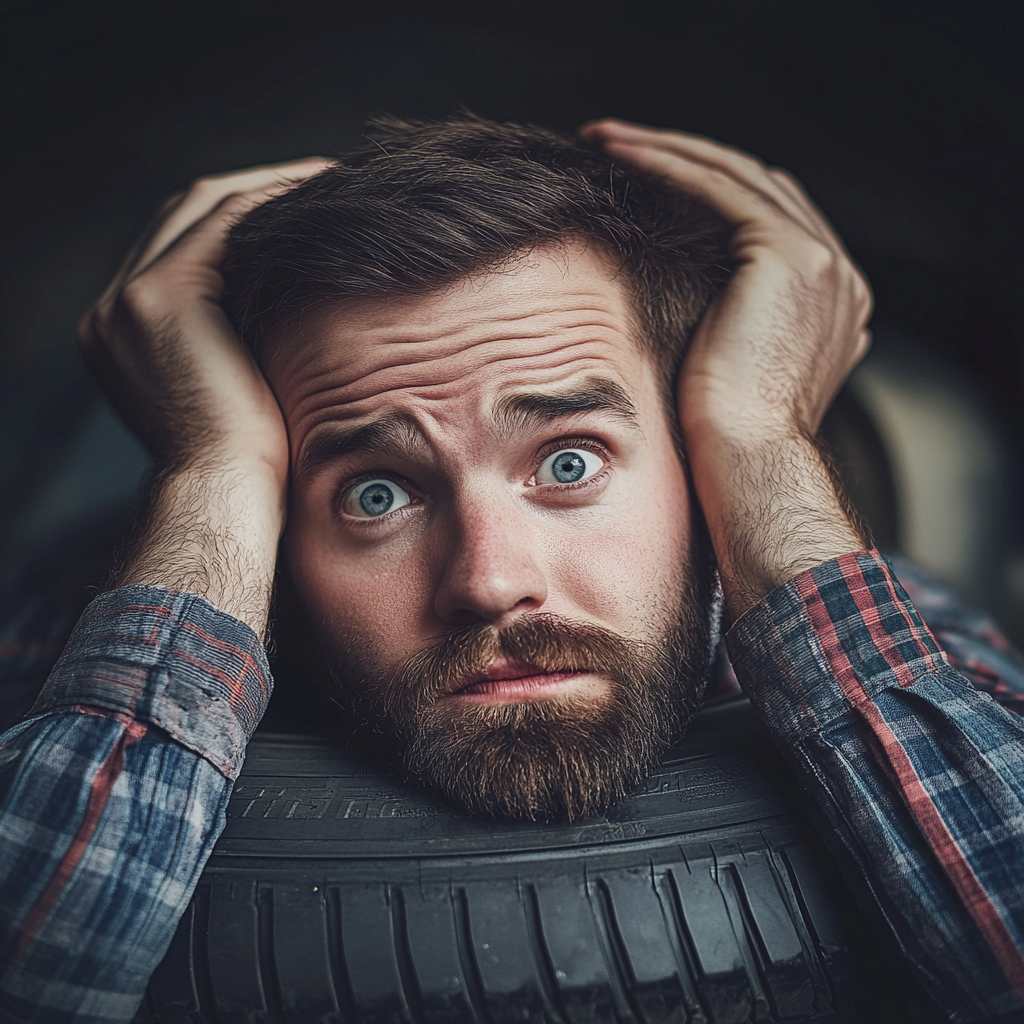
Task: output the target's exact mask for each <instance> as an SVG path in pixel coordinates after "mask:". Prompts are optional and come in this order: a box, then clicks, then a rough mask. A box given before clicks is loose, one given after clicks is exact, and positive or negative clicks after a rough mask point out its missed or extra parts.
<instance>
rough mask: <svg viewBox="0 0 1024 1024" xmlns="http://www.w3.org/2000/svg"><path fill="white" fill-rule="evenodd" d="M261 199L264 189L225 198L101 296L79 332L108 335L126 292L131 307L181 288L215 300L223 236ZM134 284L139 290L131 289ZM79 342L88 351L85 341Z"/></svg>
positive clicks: (159, 298) (218, 285)
mask: <svg viewBox="0 0 1024 1024" xmlns="http://www.w3.org/2000/svg"><path fill="white" fill-rule="evenodd" d="M265 200H266V196H265V194H264V191H263V190H257V191H254V192H249V193H241V194H239V193H235V194H232V195H229V196H226V197H225V198H224V199H222V200H221V201H220V203H218V204H217V206H216V207H215V208H214V209H213V210H211V211H210V212H209V213H207V215H206V216H205V217H203V218H202V219H201V220H199V221H197V222H196V223H195V224H192V225H191V226H190V227H189V228H188V229H187V230H186V231H185V232H184V233H183V234H181V235H179V236H178V237H177V238H176V239H174V241H173V242H171V244H170V245H169V246H167V248H165V249H164V251H163V252H162V253H160V255H159V256H158V257H157V258H156V259H154V260H152V261H151V262H150V263H149V264H147V265H146V266H143V267H139V268H137V269H135V270H134V271H133V272H132V273H131V275H130V276H129V277H128V279H127V280H126V281H125V282H124V284H123V286H122V287H121V288H120V289H119V290H118V291H116V292H113V293H110V294H108V295H105V296H104V298H103V299H102V300H101V301H100V302H98V303H97V304H96V306H95V308H94V310H93V312H92V314H91V316H90V314H87V315H86V318H85V319H84V320H83V322H82V330H83V333H85V332H88V331H90V330H91V331H93V332H98V333H100V334H103V333H105V332H106V331H107V330H109V326H110V324H111V322H112V319H113V316H114V311H115V309H116V305H117V302H118V300H119V297H120V296H121V295H125V296H126V297H127V296H128V293H129V290H131V291H132V295H131V299H130V301H131V302H132V303H134V304H136V305H137V304H138V303H139V301H140V299H146V297H147V296H149V297H155V300H156V301H157V302H160V301H162V298H161V297H162V296H163V295H164V294H165V291H166V289H167V288H177V287H181V286H184V287H186V288H188V289H190V291H191V292H192V294H193V295H194V296H195V295H197V296H198V297H201V298H205V299H209V300H210V301H213V302H217V301H219V299H220V290H221V287H222V279H221V277H220V273H219V270H218V265H219V263H220V260H221V258H222V257H223V254H224V245H225V242H226V239H227V235H228V232H229V231H230V229H231V227H232V226H233V225H234V224H236V223H237V222H238V220H239V218H241V217H244V216H245V214H246V213H248V212H249V211H250V210H251V209H253V208H254V207H256V206H259V205H260V204H261V203H262V202H264V201H265ZM137 283H138V284H139V285H140V287H141V290H140V288H138V287H137V288H133V285H136V284H137ZM83 340H84V341H85V344H86V346H88V343H89V339H88V338H84V339H83Z"/></svg>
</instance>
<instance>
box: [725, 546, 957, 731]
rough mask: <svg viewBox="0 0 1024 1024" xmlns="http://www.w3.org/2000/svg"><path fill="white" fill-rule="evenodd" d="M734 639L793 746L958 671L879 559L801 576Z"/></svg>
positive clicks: (745, 619) (762, 706) (733, 650)
mask: <svg viewBox="0 0 1024 1024" xmlns="http://www.w3.org/2000/svg"><path fill="white" fill-rule="evenodd" d="M726 639H727V643H728V648H729V656H730V658H731V660H732V663H733V666H734V667H735V669H736V675H737V677H738V678H739V680H740V682H741V683H742V685H743V688H744V689H745V690H746V692H747V694H748V696H749V697H750V699H751V701H752V702H753V703H754V704H755V705H756V706H757V707H758V709H759V710H760V712H761V715H762V717H763V718H764V719H765V720H766V721H767V722H768V723H770V728H771V731H772V733H773V734H774V735H775V736H776V738H777V739H780V740H781V741H783V742H790V743H799V742H800V741H801V740H803V739H805V738H806V737H807V736H809V735H810V734H811V733H813V732H817V731H819V730H820V729H822V728H824V727H825V726H827V725H828V724H829V723H830V722H832V721H834V720H835V719H837V718H839V717H841V716H843V715H845V714H847V713H848V712H849V711H850V709H851V708H856V707H858V706H861V705H863V704H866V703H868V702H870V701H872V700H873V699H874V697H875V696H877V694H878V693H880V692H881V691H883V690H887V689H893V688H897V687H900V688H903V687H909V686H912V685H913V684H914V683H915V681H916V680H920V678H921V677H922V676H923V675H926V674H929V673H933V672H949V671H951V670H950V666H949V662H948V661H947V660H946V655H945V654H944V653H943V652H942V651H941V650H940V648H939V646H938V644H937V643H936V642H935V638H934V637H933V636H932V634H931V632H930V631H929V629H928V627H927V626H926V625H925V624H924V622H923V621H922V620H921V617H920V616H919V615H918V613H917V610H916V609H915V608H914V606H913V604H912V603H911V601H910V599H909V598H908V597H907V595H906V592H905V591H904V590H903V587H902V586H901V585H900V582H899V580H898V579H896V576H895V575H894V574H893V572H892V570H891V569H890V567H889V565H888V564H887V563H886V561H885V559H884V558H883V557H882V556H881V555H880V554H879V553H878V552H877V551H864V552H858V553H855V554H850V555H842V556H841V557H839V558H835V559H831V560H829V561H827V562H823V563H822V564H821V565H818V566H815V567H814V568H813V569H808V570H807V571H806V572H803V573H801V574H800V575H799V576H795V577H794V578H793V579H791V580H790V581H789V582H788V583H785V584H783V585H782V586H781V587H778V588H776V589H775V590H773V591H772V592H771V593H770V594H769V595H768V596H767V597H766V598H765V599H764V600H763V601H762V602H761V603H760V604H758V605H755V607H753V608H751V609H750V610H749V611H747V612H746V613H745V614H743V615H742V616H741V617H740V618H739V619H738V620H737V621H736V623H735V624H734V625H733V627H732V629H730V630H729V633H728V636H727V638H726Z"/></svg>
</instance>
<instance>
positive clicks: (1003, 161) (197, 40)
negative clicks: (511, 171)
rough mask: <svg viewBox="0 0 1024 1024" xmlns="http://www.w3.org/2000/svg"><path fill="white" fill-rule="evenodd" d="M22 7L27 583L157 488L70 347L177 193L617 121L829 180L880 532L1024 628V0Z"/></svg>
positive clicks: (18, 443)
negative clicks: (410, 150) (248, 176)
mask: <svg viewBox="0 0 1024 1024" xmlns="http://www.w3.org/2000/svg"><path fill="white" fill-rule="evenodd" d="M2 19H3V22H2V24H0V38H2V39H3V44H2V45H3V48H4V53H3V56H2V60H0V74H2V76H3V99H4V120H5V127H4V140H5V143H6V145H5V152H6V153H7V157H6V159H5V161H4V163H3V168H2V172H0V173H2V174H3V177H4V180H3V188H2V190H0V206H2V209H3V219H4V234H3V243H2V248H0V271H2V276H3V292H2V295H0V325H2V328H0V329H2V334H0V548H2V552H3V565H4V567H5V569H6V571H8V572H10V571H13V569H14V568H15V567H16V566H17V565H18V564H20V563H21V562H23V561H24V560H25V558H27V557H28V556H29V555H31V554H32V553H34V552H38V551H40V550H45V549H46V548H47V546H48V545H50V544H51V543H52V541H53V538H54V537H56V536H57V535H58V534H59V533H61V532H62V531H64V530H66V529H67V528H69V527H70V526H72V525H74V524H76V523H80V522H81V521H82V520H83V519H87V518H89V517H99V518H100V519H102V518H103V517H104V516H107V515H109V514H112V513H111V512H110V511H109V510H112V509H115V508H123V507H124V504H125V502H127V501H130V500H131V499H132V496H133V494H134V493H135V491H136V489H137V487H138V482H139V479H140V476H141V474H142V472H143V470H144V465H145V461H144V458H143V455H142V453H141V451H140V450H139V448H138V446H137V444H136V443H135V442H134V441H133V440H132V438H131V437H130V436H129V435H127V434H126V432H125V431H124V430H123V428H121V427H120V425H119V424H118V423H117V421H116V420H115V419H114V417H113V416H112V414H111V413H109V411H107V409H106V408H105V406H104V405H103V404H102V402H101V400H100V399H99V396H98V395H97V393H96V391H95V389H94V388H93V386H92V385H91V383H90V382H89V381H88V379H87V377H86V375H85V373H84V371H83V369H82V368H81V366H80V365H79V362H78V360H77V357H76V355H75V353H74V350H73V347H72V337H73V332H74V325H75V322H76V320H77V318H78V316H79V315H80V314H81V312H82V311H83V310H84V309H85V308H86V307H87V305H88V304H89V303H90V301H91V300H92V299H93V297H94V296H95V295H96V294H97V293H98V292H99V290H100V289H101V288H102V287H103V286H104V284H105V282H106V280H107V279H108V278H109V276H110V275H111V273H112V272H113V270H114V268H115V267H116V264H117V262H118V261H119V259H120V256H121V254H122V253H123V251H124V250H125V248H126V247H127V245H128V244H129V243H130V242H131V240H132V238H133V237H134V235H135V234H136V233H137V232H138V231H139V229H140V227H141V225H142V224H143V223H144V222H145V220H146V219H147V217H148V216H149V214H150V213H151V211H152V210H153V208H154V207H155V206H156V205H157V204H158V203H159V201H160V200H161V199H162V198H163V197H164V196H165V195H166V194H168V193H169V192H171V191H173V190H174V189H176V188H178V187H180V186H181V185H183V184H185V183H187V182H188V181H189V180H190V179H192V178H194V177H196V176H198V175H201V174H204V173H208V172H211V171H221V170H227V169H230V168H234V167H239V166H245V165H249V164H254V163H262V162H267V161H274V160H281V159H286V158H290V157H296V156H301V155H305V154H309V153H326V154H330V153H334V152H337V151H341V150H344V149H345V148H346V147H347V146H349V145H351V144H352V143H353V142H354V141H356V140H358V139H359V137H360V135H361V133H362V132H363V130H364V129H363V125H364V123H365V121H366V119H367V117H369V116H371V115H373V114H375V113H380V112H385V111H386V112H391V113H395V114H399V115H405V116H411V117H432V116H439V115H443V114H446V113H448V112H450V111H452V110H453V109H455V108H457V107H458V105H460V104H464V105H465V106H467V107H469V108H470V109H472V110H475V111H477V112H479V113H482V114H486V115H489V116H492V117H497V118H509V119H516V120H530V121H538V122H542V123H545V124H549V125H553V126H555V127H560V128H564V129H569V130H571V129H572V128H574V127H575V126H576V125H578V124H579V123H580V122H581V121H583V120H586V119H587V118H591V117H597V116H600V115H605V114H616V115H619V116H623V117H628V118H632V119H635V120H639V121H643V122H648V123H652V124H663V125H670V126H679V127H685V128H687V129H690V130H693V131H697V132H702V133H705V134H708V135H710V136H713V137H715V138H719V139H723V140H726V141H729V142H732V143H734V144H736V145H738V146H740V147H742V148H744V149H748V150H750V151H752V152H754V153H757V154H758V155H760V156H762V157H764V158H765V159H766V160H767V161H769V162H770V163H775V164H780V165H782V166H785V167H788V168H790V169H791V170H793V171H794V172H795V173H796V174H797V175H798V176H799V177H800V178H801V179H802V180H803V181H804V182H805V184H806V185H807V187H808V189H809V190H810V192H811V194H812V195H813V196H814V197H815V198H816V200H817V201H818V202H819V204H820V205H821V206H822V208H823V209H824V210H825V212H826V213H827V215H828V216H829V217H830V219H831V220H832V221H833V222H834V224H835V225H836V227H837V229H838V230H839V232H840V233H841V235H842V237H843V238H844V239H845V241H846V242H847V244H848V246H849V248H850V250H851V252H852V253H853V255H854V256H855V258H856V259H857V260H858V261H859V262H860V263H861V265H862V266H863V267H864V268H865V269H866V271H867V273H868V275H869V277H870V279H871V281H872V283H873V286H874V288H875V291H876V296H877V308H878V313H877V319H876V324H877V330H876V336H877V344H876V347H875V349H874V351H873V353H872V355H871V356H870V357H869V360H868V361H867V362H866V363H865V365H864V366H863V367H862V369H861V370H859V371H858V373H857V375H856V376H855V378H854V380H853V381H852V383H851V387H850V396H852V400H854V401H855V402H856V403H857V404H858V405H859V407H860V408H861V409H862V410H863V411H865V412H866V413H867V415H868V417H869V419H870V421H871V424H872V426H873V429H874V431H875V432H876V433H877V437H878V439H879V442H880V444H881V445H882V448H883V449H884V450H885V452H886V455H887V459H888V462H889V464H890V467H891V471H892V474H891V475H892V480H891V490H892V498H893V500H894V503H895V512H894V516H895V518H894V519H893V521H892V522H891V523H889V522H879V523H877V524H876V529H877V531H878V533H879V535H880V538H881V539H885V540H888V541H889V542H890V543H892V544H893V545H894V546H896V547H898V548H900V549H901V550H903V551H904V552H905V553H907V554H909V555H910V556H911V557H912V558H914V559H916V560H917V561H919V562H920V563H921V564H922V565H923V566H924V567H925V568H927V569H929V570H931V571H932V572H933V573H935V574H937V575H938V576H940V577H941V578H943V579H945V580H947V581H948V582H950V583H953V584H954V585H956V586H957V587H958V588H959V589H961V590H962V591H963V592H964V593H965V594H966V596H969V597H970V598H971V599H972V600H975V601H977V602H979V603H981V604H983V605H985V606H986V607H988V608H990V609H991V610H993V611H995V612H996V613H997V614H998V615H999V616H1000V617H1001V618H1002V620H1003V622H1004V624H1005V625H1006V626H1007V627H1008V628H1009V630H1010V631H1011V632H1012V633H1013V634H1015V636H1016V637H1017V639H1018V640H1022V639H1024V554H1022V552H1024V546H1022V537H1021V530H1020V519H1021V517H1020V500H1021V486H1020V484H1021V481H1022V478H1024V473H1022V469H1024V403H1022V402H1021V398H1020V396H1021V391H1022V387H1024V289H1022V287H1021V284H1022V280H1024V247H1022V246H1021V239H1022V237H1024V203H1022V200H1021V188H1022V183H1024V175H1022V171H1024V117H1022V114H1024V103H1022V98H1024V79H1022V73H1021V70H1020V65H1021V62H1020V60H1019V54H1020V50H1021V43H1022V30H1024V6H1022V5H1020V4H1016V3H1009V2H1007V3H994V2H987V3H986V2H974V3H970V4H968V3H966V2H959V3H950V2H941V0H933V2H929V3H910V2H904V0H885V2H882V0H856V2H854V0H831V2H830V3H827V4H822V3H820V2H814V0H700V2H688V0H674V2H672V3H667V2H654V0H650V2H643V0H635V2H632V3H630V4H622V3H612V2H609V0H590V2H587V3H582V2H578V3H570V2H564V3H559V2H557V0H549V2H546V3H540V2H535V0H524V2H520V3H518V4H511V3H510V4H479V3H466V2H450V3H444V2H438V3H434V4H424V3H423V2H420V3H416V4H413V3H397V2H394V3H392V2H387V0H381V2H377V3H375V4H372V5H370V4H366V3H341V2H327V0H291V2H290V3H287V4H286V3H279V2H276V0H249V2H247V3H242V2H240V0H225V2H219V3H218V2H210V0H206V2H202V3H200V2H199V0H177V2H175V3H167V2H153V3H147V4H138V3H134V2H133V3H128V2H125V0H91V2H89V3H71V2H46V0H34V2H28V0H14V2H11V0H8V2H7V3H6V4H4V6H3V9H2ZM877 514H878V515H880V516H882V518H883V519H884V518H885V514H884V513H877Z"/></svg>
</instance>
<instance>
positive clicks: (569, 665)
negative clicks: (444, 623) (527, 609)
mask: <svg viewBox="0 0 1024 1024" xmlns="http://www.w3.org/2000/svg"><path fill="white" fill-rule="evenodd" d="M662 653H663V652H662ZM498 657H505V658H507V659H509V660H510V661H515V662H520V663H523V664H525V665H529V666H530V667H532V668H536V669H539V670H540V671H543V672H588V673H594V674H597V675H605V676H608V677H610V678H611V679H613V680H622V679H623V678H626V679H628V678H631V677H633V676H636V675H637V674H639V673H640V672H641V671H642V669H643V666H644V664H645V663H646V662H647V661H648V660H649V659H650V657H651V651H650V646H649V645H646V644H642V643H639V642H637V641H635V640H627V639H626V638H625V637H622V636H619V635H618V634H617V633H614V632H612V631H611V630H609V629H605V628H604V627H602V626H596V625H594V624H593V623H588V622H576V621H573V620H571V619H565V618H562V617H560V616H557V615H551V614H544V613H537V614H533V615H522V616H520V617H519V618H517V619H516V620H514V621H513V622H512V623H510V624H509V625H508V626H505V627H504V628H501V629H498V628H496V627H494V626H491V625H478V626H469V627H467V628H465V629H461V630H457V631H455V632H452V633H449V634H447V635H445V636H443V637H440V638H438V639H437V640H436V641H434V642H433V643H432V644H430V645H428V646H427V647H425V648H424V649H423V650H421V651H418V652H417V653H416V654H414V655H412V656H410V657H409V658H407V659H406V660H405V661H404V662H402V664H401V665H399V666H397V668H395V669H394V670H393V671H392V672H390V673H388V674H387V676H386V677H385V678H384V679H383V680H382V681H381V683H382V685H381V686H380V688H379V691H378V701H379V703H380V704H383V705H384V706H385V707H388V708H393V707H394V706H395V705H396V704H398V705H405V706H408V704H409V702H410V700H413V701H414V702H415V704H417V705H419V706H421V707H422V706H423V705H426V704H432V703H434V702H435V701H437V700H438V699H440V698H441V697H444V696H447V695H448V694H449V693H451V692H452V691H453V690H455V689H458V688H459V687H460V686H462V685H463V684H465V683H466V682H467V681H468V679H469V677H471V676H474V675H478V674H480V673H483V672H486V671H487V669H488V668H489V666H490V665H491V664H492V662H493V661H494V660H495V659H496V658H498ZM375 703H378V702H377V701H375Z"/></svg>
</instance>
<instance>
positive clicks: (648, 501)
mask: <svg viewBox="0 0 1024 1024" xmlns="http://www.w3.org/2000/svg"><path fill="white" fill-rule="evenodd" d="M635 332H636V327H635V317H634V315H633V312H632V309H631V306H630V300H629V295H628V293H627V291H626V287H625V285H624V283H623V282H622V281H621V280H619V279H616V276H615V274H614V272H613V271H612V270H611V269H610V268H609V266H608V263H607V261H606V260H605V259H604V258H603V256H602V255H601V254H600V253H598V252H596V251H595V250H594V249H593V248H592V247H591V248H583V247H582V246H570V247H552V248H548V249H540V250H536V251H534V252H532V253H530V254H529V255H527V256H524V257H523V258H521V259H520V260H518V261H517V262H514V263H513V264H511V265H510V266H509V267H508V268H507V269H506V270H504V271H501V272H496V273H488V274H484V275H481V276H479V277H475V278H471V279H467V280H465V281H462V282H460V283H459V284H458V285H456V286H454V287H453V288H451V289H449V290H445V291H443V292H439V293H435V294H431V295H427V296H414V297H404V298H397V299H395V300H393V301H380V300H374V301H369V300H367V301H360V302H357V303H351V304H348V305H346V306H345V307H344V308H342V309H340V310H334V311H331V312H329V313H325V314H319V315H318V316H317V317H315V318H313V319H312V320H311V321H310V322H308V323H305V324H302V325H299V326H298V327H292V328H291V329H290V330H289V332H288V334H287V337H286V339H279V343H278V344H277V345H275V346H274V348H273V351H272V353H271V354H270V356H269V357H268V358H267V360H266V367H265V369H266V372H267V375H268V378H269V379H270V382H271V384H272V386H273V388H274V391H275V393H276V395H277V397H278V400H279V402H280V404H281V406H282V409H283V411H284V415H285V419H286V421H287V424H288V429H289V433H290V439H291V453H292V503H291V511H290V518H289V524H288V530H287V534H286V553H287V559H288V563H289V566H290V569H291V573H292V576H293V579H294V583H295V586H296V589H297V591H298V594H299V597H300V600H301V601H302V603H303V604H304V606H305V608H306V610H307V611H308V613H309V615H310V617H311V619H312V622H313V624H314V626H315V628H316V631H317V633H318V634H319V636H320V638H321V641H322V643H323V645H324V648H325V651H326V654H327V657H328V661H329V663H330V665H331V666H332V669H333V672H334V675H335V677H336V679H337V680H338V682H339V685H340V687H341V689H342V690H343V692H344V695H345V697H346V698H347V700H348V702H349V703H351V704H352V706H353V707H354V708H355V709H356V710H357V711H358V712H359V713H361V714H362V715H364V716H365V717H367V718H369V719H371V720H372V721H373V722H374V724H375V725H376V726H377V727H378V729H379V731H380V732H381V733H382V734H383V735H384V736H385V737H387V739H388V741H389V743H390V746H391V748H392V752H393V753H394V754H395V755H396V757H397V758H398V759H399V761H400V762H401V763H402V764H404V766H405V770H406V772H407V773H408V774H409V775H411V776H413V777H415V778H416V779H418V780H419V781H421V782H423V783H425V784H427V785H431V786H433V787H435V788H439V789H441V790H443V791H444V792H445V793H446V794H447V795H448V796H449V797H450V798H452V799H454V800H456V801H458V802H461V803H462V804H463V805H465V806H467V807H469V808H470V809H473V810H482V811H489V812H491V813H496V814H505V815H512V816H525V817H551V816H557V815H568V816H570V817H572V816H580V815H585V814H590V813H594V812H595V811H597V810H599V809H600V808H601V807H602V806H603V805H606V804H607V803H608V802H610V801H612V800H614V799H617V798H620V797H621V796H622V795H624V793H625V792H626V791H628V789H629V788H630V787H631V786H633V785H635V784H636V783H637V782H638V781H639V780H640V779H641V778H642V777H643V775H644V774H645V773H646V772H647V771H648V770H649V769H650V768H651V767H652V766H653V762H654V761H656V759H657V757H658V756H659V755H660V753H661V752H662V750H663V748H664V745H665V743H667V742H668V740H669V739H670V738H671V733H672V732H673V731H674V730H676V729H677V728H678V725H679V721H680V720H685V718H686V717H687V716H688V714H689V712H690V710H692V705H693V704H695V703H696V700H697V698H698V697H699V691H700V687H701V685H702V682H703V672H704V668H705V663H706V660H707V641H708V626H707V598H708V585H709V580H708V576H709V573H708V571H707V570H706V568H705V567H704V563H705V562H706V559H705V558H704V557H702V556H695V554H694V552H693V545H692V543H691V541H692V529H691V512H690V498H689V493H688V489H687V484H686V477H685V474H684V471H683V466H682V464H681V462H680V459H679V456H678V453H677V451H676V448H675V444H674V441H673V434H672V431H671V429H670V426H669V423H668V420H667V417H666V414H665V411H664V403H663V401H662V399H661V392H660V382H659V380H658V378H657V375H656V371H655V368H654V366H653V364H652V362H651V360H650V359H649V358H648V357H647V356H646V355H644V354H642V353H641V350H640V348H639V347H638V344H637V341H636V340H635ZM281 340H285V341H286V343H285V344H281V343H280V341H281ZM698 563H699V566H698Z"/></svg>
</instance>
